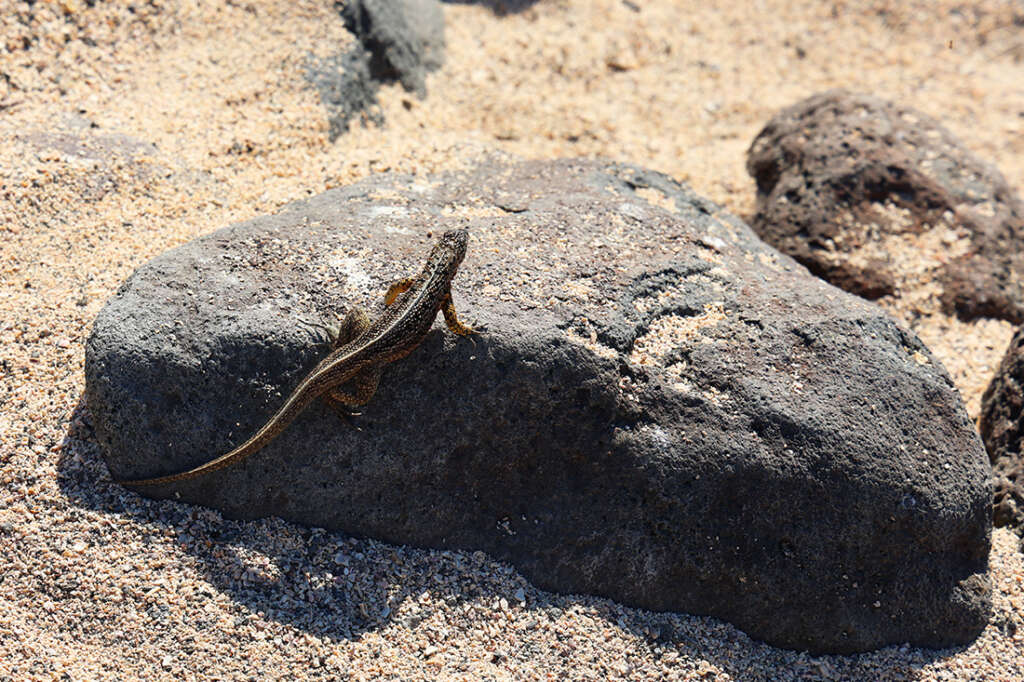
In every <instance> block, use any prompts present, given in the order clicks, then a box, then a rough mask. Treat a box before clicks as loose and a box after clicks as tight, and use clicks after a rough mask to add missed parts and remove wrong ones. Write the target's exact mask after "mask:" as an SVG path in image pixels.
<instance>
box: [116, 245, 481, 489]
mask: <svg viewBox="0 0 1024 682" xmlns="http://www.w3.org/2000/svg"><path fill="white" fill-rule="evenodd" d="M468 240H469V236H468V234H467V233H466V230H464V229H461V230H450V231H448V232H445V233H444V235H442V236H441V239H440V240H439V241H438V242H437V244H436V245H435V246H434V248H433V249H432V250H431V252H430V255H429V256H428V257H427V264H426V265H425V266H424V267H423V271H422V272H421V273H420V274H419V276H417V277H414V278H408V279H401V280H399V281H397V282H395V283H394V284H392V285H391V287H390V288H389V289H388V291H387V294H386V295H385V296H384V305H385V308H384V311H383V313H382V314H381V316H380V317H379V318H378V319H377V320H376V321H375V322H373V323H371V322H370V319H369V317H367V315H366V312H365V311H363V310H362V309H361V308H353V309H352V310H351V311H350V312H349V313H348V315H346V316H345V319H344V320H343V321H342V323H341V327H340V329H339V331H338V335H337V336H336V337H335V339H334V343H333V345H334V350H333V351H331V354H330V355H328V356H327V357H326V358H324V359H323V360H321V361H320V363H319V364H317V366H316V367H314V368H313V370H312V371H311V372H310V373H309V374H307V375H306V377H305V378H304V379H303V380H302V381H300V382H299V385H298V386H296V387H295V390H294V391H292V392H291V395H289V396H288V398H287V399H286V400H285V401H284V404H283V405H281V407H280V408H279V409H278V410H277V412H275V413H274V415H273V416H272V417H270V419H268V420H267V422H266V423H265V424H264V425H263V426H262V427H260V429H259V430H258V431H257V432H256V433H255V434H253V436H252V437H250V438H249V440H247V441H245V442H244V443H242V444H241V445H239V446H238V447H236V448H235V449H234V450H232V451H231V452H228V453H227V454H225V455H221V456H220V457H217V458H216V459H212V460H210V461H209V462H206V463H205V464H201V465H200V466H197V467H195V468H194V469H189V470H188V471H183V472H180V473H177V474H169V475H167V476H158V477H156V478H144V479H138V480H134V481H119V483H121V484H122V485H126V486H147V485H159V484H162V483H171V482H173V481H184V480H186V479H190V478H195V477H197V476H202V475H204V474H207V473H209V472H211V471H216V470H218V469H222V468H224V467H226V466H228V465H229V464H232V463H234V462H237V461H240V460H242V459H245V458H246V457H248V456H249V455H251V454H253V453H254V452H256V451H257V450H259V449H260V448H262V447H264V446H265V445H267V444H268V443H270V441H272V440H274V439H275V438H276V437H277V436H278V435H279V434H280V433H281V432H282V431H284V430H285V428H287V427H288V425H289V424H291V423H292V421H293V420H294V419H295V418H296V417H298V416H299V414H301V413H302V411H303V410H304V409H305V408H306V407H307V406H308V405H309V404H310V403H311V402H313V401H314V400H316V399H317V398H320V397H323V398H326V399H328V400H329V401H331V402H334V403H335V404H339V405H343V406H345V407H355V406H358V405H364V404H366V403H367V402H368V401H369V400H370V398H371V397H373V394H374V392H376V390H377V384H378V382H379V381H380V375H381V370H382V369H383V367H384V365H386V364H388V363H389V362H394V361H395V360H399V359H401V358H404V357H405V356H406V355H408V354H409V353H411V352H412V351H413V350H414V349H415V348H416V346H418V345H419V344H420V341H422V340H423V337H424V336H426V335H427V332H428V331H429V330H430V326H431V325H432V324H433V323H434V318H435V317H436V316H437V312H438V311H439V310H440V311H441V312H442V313H444V320H445V323H446V324H447V325H448V329H450V330H451V331H452V332H454V333H455V334H458V335H460V336H469V335H470V334H472V333H473V330H472V329H470V328H469V327H467V326H465V325H463V324H462V323H461V322H459V318H458V317H457V316H456V314H455V305H454V304H453V303H452V294H451V284H452V278H454V277H455V273H456V271H457V270H458V269H459V265H460V264H461V263H462V259H463V257H465V255H466V244H467V242H468ZM347 382H352V384H353V386H354V389H355V390H354V391H353V392H351V393H349V392H345V391H342V390H341V388H340V386H341V385H342V384H345V383H347Z"/></svg>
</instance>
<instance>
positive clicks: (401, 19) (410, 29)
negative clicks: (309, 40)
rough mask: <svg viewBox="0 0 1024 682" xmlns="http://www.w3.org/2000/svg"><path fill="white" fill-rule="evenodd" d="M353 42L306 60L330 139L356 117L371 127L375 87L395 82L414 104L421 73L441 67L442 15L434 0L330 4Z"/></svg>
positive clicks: (421, 90)
mask: <svg viewBox="0 0 1024 682" xmlns="http://www.w3.org/2000/svg"><path fill="white" fill-rule="evenodd" d="M335 5H336V7H337V8H338V10H339V11H340V12H341V14H342V17H343V18H344V20H345V27H346V28H347V29H348V30H349V31H351V32H352V33H353V35H355V36H356V38H357V39H358V40H359V43H358V44H357V45H356V46H355V47H354V48H352V49H351V50H349V51H348V52H344V53H338V54H336V55H332V56H330V57H327V58H318V57H312V56H311V57H310V58H309V60H308V63H307V68H306V74H305V78H306V80H307V81H308V82H309V83H311V84H312V85H313V86H314V87H316V89H317V92H319V94H320V101H321V102H322V103H323V105H324V107H325V108H326V109H327V113H328V123H329V127H330V139H331V140H334V139H336V138H338V137H339V136H340V135H342V134H344V133H345V132H346V131H347V130H348V126H349V123H350V122H351V120H352V118H353V117H355V116H356V115H361V116H363V117H365V119H366V120H369V121H372V122H373V123H375V124H377V125H381V124H383V123H384V119H383V117H382V116H381V114H380V111H379V110H378V108H377V90H378V89H379V88H380V85H381V83H391V82H395V81H398V82H400V83H401V84H402V87H404V88H405V90H406V91H408V92H412V93H415V94H416V95H417V96H418V97H419V98H420V99H424V98H426V96H427V81H426V79H427V72H429V71H435V70H437V69H439V68H441V65H442V64H444V12H443V10H442V8H441V5H440V3H439V2H437V0H351V1H350V2H344V3H341V2H338V3H335Z"/></svg>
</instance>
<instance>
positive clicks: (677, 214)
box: [86, 157, 991, 652]
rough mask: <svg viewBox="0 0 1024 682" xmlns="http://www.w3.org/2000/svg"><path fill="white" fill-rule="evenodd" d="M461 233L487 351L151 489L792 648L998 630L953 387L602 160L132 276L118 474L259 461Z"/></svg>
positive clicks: (317, 408) (432, 340)
mask: <svg viewBox="0 0 1024 682" xmlns="http://www.w3.org/2000/svg"><path fill="white" fill-rule="evenodd" d="M453 227H467V228H468V229H469V230H470V234H471V241H470V249H469V254H468V256H467V258H466V261H465V263H464V264H463V266H462V268H461V270H460V272H459V274H458V277H457V278H456V280H455V285H454V287H453V295H454V298H455V301H456V305H457V307H458V308H459V310H460V313H461V315H462V317H463V318H464V320H466V321H468V322H469V323H471V324H474V325H476V326H477V327H478V329H479V330H480V332H479V334H478V335H477V336H475V337H474V339H473V340H469V339H464V338H458V337H455V336H454V335H452V334H450V333H448V332H447V331H444V330H443V326H442V325H441V324H440V323H439V324H438V325H436V326H437V329H435V330H434V331H432V332H431V333H430V334H429V335H428V337H427V338H426V340H425V341H424V342H423V344H422V345H421V346H420V347H419V348H418V349H417V350H416V351H414V352H413V353H412V354H411V355H410V356H409V357H407V358H405V359H404V360H402V361H400V362H397V363H394V364H392V365H390V366H388V367H387V368H386V370H385V373H384V377H383V380H382V382H381V385H380V388H379V390H378V392H377V394H376V395H375V397H374V398H373V400H372V401H371V402H370V403H369V404H368V405H366V406H365V407H364V408H362V410H361V414H359V415H357V416H353V417H352V418H351V419H350V420H348V422H347V423H346V422H345V421H343V420H339V418H338V415H337V414H335V413H334V412H333V411H332V410H331V409H329V408H327V407H325V406H323V405H321V404H319V403H314V404H313V405H312V406H311V407H310V408H309V409H308V410H307V412H306V413H305V414H304V415H303V416H301V417H300V418H299V419H298V420H297V421H296V422H295V423H293V424H292V425H291V427H290V428H288V430H287V431H285V432H284V433H283V434H282V435H281V436H280V437H279V438H278V439H277V440H276V441H274V442H273V443H271V444H270V445H269V446H267V447H266V448H265V449H264V450H262V451H260V452H258V453H256V454H255V455H253V456H252V457H251V458H249V459H248V460H246V461H245V462H243V463H241V464H239V465H237V466H233V467H229V468H227V469H224V470H221V471H218V472H215V473H213V474H210V475H208V476H206V477H203V478H199V479H195V480H191V481H183V482H178V483H175V484H168V485H165V486H162V487H160V488H147V489H144V490H143V491H142V492H143V493H144V494H147V495H154V496H159V497H174V498H175V499H180V500H182V501H186V502H193V503H197V504H203V505H208V506H211V507H215V508H218V509H221V510H223V511H224V512H225V513H226V514H228V515H230V516H232V517H239V518H252V517H259V516H265V515H277V516H280V517H283V518H285V519H289V520H292V521H296V522H300V523H305V524H310V525H315V526H323V527H327V528H331V529H340V530H343V531H346V532H350V533H355V534H359V535H365V536H372V537H375V538H379V539H381V540H384V541H387V542H392V543H403V544H412V545H419V546H427V547H441V548H456V547H457V548H467V549H479V550H483V551H486V552H489V553H490V554H492V555H493V556H495V557H498V558H500V559H502V560H507V561H509V562H511V563H512V564H514V565H515V566H516V567H517V568H518V569H519V570H520V571H522V573H523V574H524V575H526V576H527V577H528V578H530V579H531V580H532V581H534V583H535V584H536V585H537V586H539V587H541V588H544V589H550V590H555V591H560V592H584V593H592V594H597V595H603V596H608V597H612V598H614V599H617V600H620V601H621V602H623V603H625V604H629V605H634V606H640V607H644V608H649V609H654V610H670V611H684V612H689V613H697V614H710V615H714V616H717V617H720V618H723V619H725V620H728V621H730V622H732V623H734V624H736V625H738V626H739V627H741V628H743V629H744V630H746V631H747V632H748V633H750V634H751V635H753V636H754V637H757V638H760V639H763V640H766V641H768V642H770V643H773V644H776V645H780V646H785V647H792V648H803V649H809V650H812V651H819V652H822V651H828V652H852V651H858V650H866V649H871V648H874V647H879V646H882V645H885V644H889V643H896V642H911V643H913V644H917V645H923V646H933V647H937V646H947V645H952V644H959V643H964V642H967V641H969V640H970V639H972V637H974V636H975V635H976V634H977V633H978V632H979V631H980V630H981V629H982V627H983V625H984V624H985V621H986V618H987V614H988V611H989V590H990V587H989V581H988V577H987V573H986V570H987V556H988V547H989V533H990V525H991V514H990V500H991V490H990V488H989V480H988V479H989V471H988V465H987V462H986V459H985V453H984V451H983V448H982V445H981V442H980V439H979V438H978V436H977V434H976V432H975V431H974V429H973V428H972V425H971V423H970V422H969V421H968V419H967V416H966V414H965V413H964V410H963V407H962V405H961V403H960V400H959V397H958V395H957V392H956V391H955V390H954V389H953V387H952V385H951V382H950V379H949V377H948V375H947V374H946V372H945V370H944V369H943V367H942V366H941V365H940V364H939V363H938V361H937V360H936V359H935V358H934V357H933V356H932V355H931V353H930V352H929V351H928V349H927V348H925V347H924V346H923V345H922V344H921V343H920V341H919V340H918V339H917V338H916V337H915V336H913V334H911V333H909V332H907V331H905V330H904V329H903V328H902V327H900V326H899V325H898V324H897V323H896V322H894V321H893V319H892V318H890V317H889V316H888V315H887V314H886V313H884V312H883V311H882V310H881V309H880V308H878V307H877V306H875V305H874V304H871V303H868V302H866V301H863V300H862V299H859V298H856V297H854V296H850V295H848V294H846V293H844V292H842V291H840V290H838V289H835V288H833V287H831V286H829V285H828V284H826V283H825V282H822V281H821V280H819V279H817V278H814V277H812V276H810V275H809V274H808V273H807V272H806V270H804V268H802V267H800V266H799V265H798V264H796V263H795V262H794V261H792V260H791V259H789V258H788V257H786V256H783V255H781V254H779V253H778V252H777V251H775V250H773V249H771V248H770V247H768V246H766V245H765V244H763V243H762V242H760V241H759V240H758V239H757V238H756V237H755V236H754V235H753V233H752V232H751V231H750V230H749V228H747V227H746V226H745V225H744V224H743V223H741V222H740V221H739V220H737V219H735V218H733V217H731V216H730V215H729V214H727V213H725V212H724V211H722V210H721V209H720V208H719V207H717V206H716V205H714V204H712V203H711V202H708V201H706V200H704V199H702V198H700V197H698V196H696V195H694V194H693V193H692V192H691V191H690V190H688V189H687V188H685V187H683V186H680V185H679V184H677V183H675V182H673V181H671V180H670V179H668V178H666V177H664V176H661V175H659V174H656V173H652V172H649V171H644V170H641V169H637V168H633V167H627V166H622V165H616V164H611V163H605V162H599V161H551V162H519V161H515V160H509V159H505V158H503V157H487V158H485V159H484V160H482V161H480V162H479V163H478V164H477V165H475V166H471V167H468V168H467V169H466V170H464V171H460V172H453V173H449V174H445V175H441V176H437V177H430V178H413V177H407V176H400V175H380V176H375V177H371V178H368V179H367V180H365V181H363V182H360V183H358V184H355V185H352V186H349V187H345V188H339V189H335V190H331V191H328V192H326V193H324V194H321V195H319V196H316V197H313V198H311V199H308V200H305V201H301V202H296V203H294V204H291V205H289V206H288V207H286V208H285V209H284V210H282V211H281V212H280V213H279V214H277V215H273V216H265V217H259V218H257V219H254V220H251V221H248V222H245V223H241V224H237V225H233V226H230V227H227V228H225V229H222V230H220V231H218V232H215V233H213V234H211V235H208V236H206V237H203V238H200V239H197V240H195V241H193V242H190V243H188V244H186V245H184V246H182V247H180V248H177V249H175V250H173V251H170V252H168V253H166V254H164V255H162V256H160V257H158V258H156V259H154V260H153V261H151V262H150V263H148V264H146V265H144V266H142V267H140V268H139V269H138V270H137V271H136V273H135V274H134V275H132V277H131V278H130V279H129V280H128V281H127V282H126V283H125V285H124V286H123V287H122V289H121V290H120V291H119V292H118V294H117V295H116V296H115V297H114V298H113V299H112V300H111V301H110V302H109V303H108V304H107V306H106V307H105V308H104V309H103V311H102V312H101V313H100V315H99V316H98V318H97V321H96V324H95V327H94V330H93V333H92V336H91V338H90V340H89V342H88V346H87V357H86V381H87V391H86V398H87V401H88V405H89V409H90V412H91V414H92V415H93V420H94V423H95V427H96V433H97V437H98V438H99V440H100V442H101V443H102V445H103V446H104V448H105V450H106V452H107V461H108V464H109V467H110V471H111V473H112V474H113V476H114V477H115V478H120V479H123V478H139V477H146V476H155V475H160V474H167V473H172V472H176V471H179V470H182V469H185V468H188V467H192V466H196V465H198V464H200V463H202V462H204V461H207V460H208V459H210V458H212V457H214V456H216V455H219V454H221V453H223V452H225V451H227V450H229V449H230V448H231V447H232V446H233V445H236V444H238V443H239V442H240V441H242V440H243V439H245V438H246V437H248V436H249V435H250V434H251V433H252V432H253V431H254V430H255V429H256V428H258V427H259V426H260V425H261V424H262V423H263V422H264V421H265V420H266V419H267V418H268V417H269V416H270V415H271V414H272V413H273V412H274V410H275V409H276V408H277V407H278V405H279V404H280V403H281V401H282V399H283V397H284V396H285V395H286V394H287V392H288V391H289V390H290V389H291V387H293V386H294V385H295V384H296V383H297V382H298V381H299V379H300V378H301V377H302V375H303V373H304V372H306V371H308V370H309V369H310V368H311V367H312V366H313V365H314V364H315V363H316V361H317V360H318V359H319V358H320V357H322V356H323V355H324V354H325V353H327V352H328V345H327V343H326V341H325V340H324V339H323V338H322V333H321V332H320V331H319V330H318V328H317V327H315V326H311V325H310V324H309V323H315V322H317V321H321V320H322V321H325V322H331V321H333V319H334V317H335V316H340V315H342V314H344V313H345V311H346V310H347V309H348V308H349V306H351V305H353V304H361V305H364V306H369V307H371V309H376V308H375V306H376V307H378V308H379V306H380V299H381V297H382V294H383V292H384V290H385V289H386V287H387V285H388V283H389V282H391V281H393V280H394V279H396V278H398V277H401V276H405V275H407V274H412V273H414V272H415V271H416V270H417V269H418V268H419V267H420V265H421V263H422V261H423V259H424V257H425V255H426V253H427V251H428V250H429V248H430V246H431V243H432V241H433V238H434V235H437V234H439V233H440V232H441V231H443V230H445V229H449V228H453ZM317 338H319V341H316V340H315V339H317Z"/></svg>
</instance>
